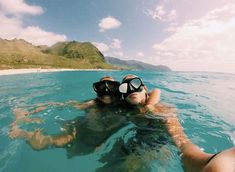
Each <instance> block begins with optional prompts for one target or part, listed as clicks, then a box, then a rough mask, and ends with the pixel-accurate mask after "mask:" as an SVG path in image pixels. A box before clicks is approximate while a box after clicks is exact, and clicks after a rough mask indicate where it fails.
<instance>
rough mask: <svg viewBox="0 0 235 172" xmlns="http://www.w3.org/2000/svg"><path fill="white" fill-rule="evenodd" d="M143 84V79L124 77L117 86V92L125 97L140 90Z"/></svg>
mask: <svg viewBox="0 0 235 172" xmlns="http://www.w3.org/2000/svg"><path fill="white" fill-rule="evenodd" d="M143 87H144V84H143V81H142V80H141V79H140V78H138V77H135V78H130V79H126V80H124V81H123V82H122V84H121V85H120V86H119V92H120V93H121V94H122V95H123V98H124V99H125V98H126V97H127V96H128V95H130V94H131V93H134V92H141V91H142V90H143Z"/></svg>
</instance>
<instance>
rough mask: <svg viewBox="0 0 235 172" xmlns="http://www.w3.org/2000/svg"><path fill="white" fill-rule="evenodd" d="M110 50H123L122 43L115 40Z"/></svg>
mask: <svg viewBox="0 0 235 172" xmlns="http://www.w3.org/2000/svg"><path fill="white" fill-rule="evenodd" d="M110 48H113V49H121V48H122V41H120V40H119V39H113V42H112V43H111V45H110Z"/></svg>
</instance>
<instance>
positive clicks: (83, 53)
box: [0, 39, 113, 69]
mask: <svg viewBox="0 0 235 172" xmlns="http://www.w3.org/2000/svg"><path fill="white" fill-rule="evenodd" d="M38 67H41V68H77V69H91V68H95V69H111V68H113V66H111V65H109V64H107V63H106V62H105V60H104V56H103V54H102V53H101V52H100V51H99V50H98V49H97V48H96V47H95V46H93V45H92V44H91V43H89V42H85V43H80V42H76V41H71V42H60V43H57V44H55V45H53V46H51V47H47V46H34V45H32V44H30V43H28V42H26V41H25V40H23V39H19V40H18V39H14V40H4V39H0V69H10V68H38Z"/></svg>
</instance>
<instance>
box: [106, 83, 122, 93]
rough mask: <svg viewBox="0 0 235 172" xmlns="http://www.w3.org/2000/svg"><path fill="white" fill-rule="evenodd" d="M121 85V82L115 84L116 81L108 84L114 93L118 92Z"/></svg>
mask: <svg viewBox="0 0 235 172" xmlns="http://www.w3.org/2000/svg"><path fill="white" fill-rule="evenodd" d="M119 85H120V83H119V82H115V81H109V82H107V86H108V88H109V90H110V91H112V92H116V91H117V89H118V87H119Z"/></svg>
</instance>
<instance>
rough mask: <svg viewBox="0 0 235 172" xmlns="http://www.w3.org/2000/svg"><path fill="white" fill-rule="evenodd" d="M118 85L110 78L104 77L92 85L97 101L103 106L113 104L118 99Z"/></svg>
mask: <svg viewBox="0 0 235 172" xmlns="http://www.w3.org/2000/svg"><path fill="white" fill-rule="evenodd" d="M119 85H120V83H119V82H118V81H115V80H114V79H113V78H112V77H110V76H105V77H102V78H101V79H100V81H98V82H95V83H93V89H94V90H95V92H96V93H97V99H98V100H100V101H101V102H102V103H104V104H110V103H113V102H114V101H115V100H117V98H118V97H119V92H118V87H119Z"/></svg>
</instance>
